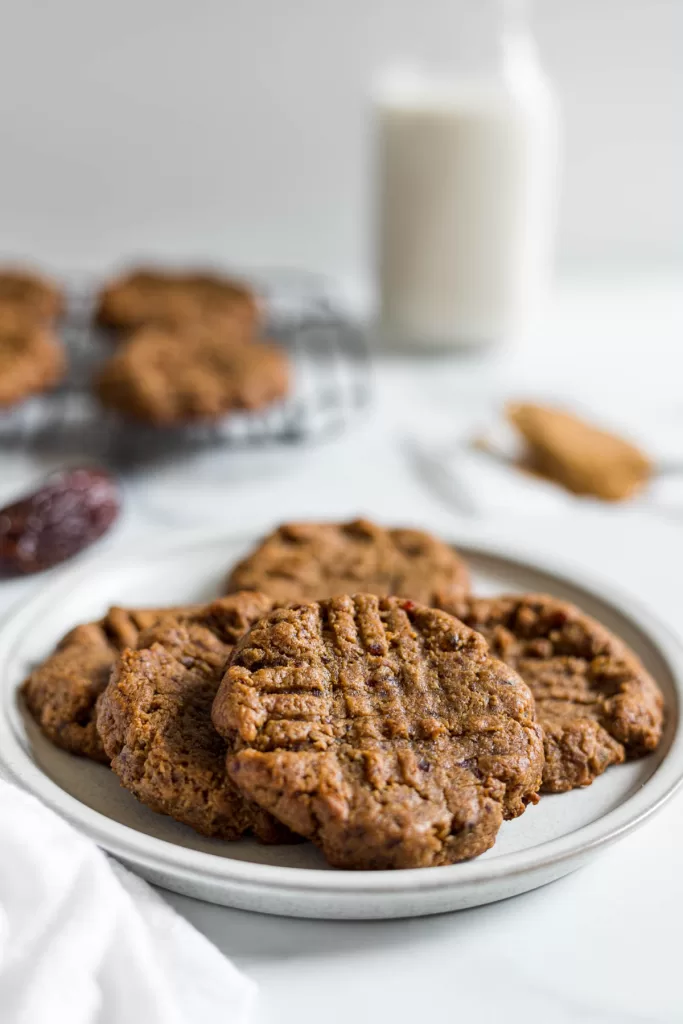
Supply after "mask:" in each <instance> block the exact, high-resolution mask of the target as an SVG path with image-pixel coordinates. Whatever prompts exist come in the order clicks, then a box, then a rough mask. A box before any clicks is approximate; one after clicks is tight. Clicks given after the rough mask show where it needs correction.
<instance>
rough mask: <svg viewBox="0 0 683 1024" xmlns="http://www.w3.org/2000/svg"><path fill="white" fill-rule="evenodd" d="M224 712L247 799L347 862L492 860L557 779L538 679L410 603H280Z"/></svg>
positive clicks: (230, 680) (244, 649)
mask: <svg viewBox="0 0 683 1024" xmlns="http://www.w3.org/2000/svg"><path fill="white" fill-rule="evenodd" d="M213 721H214V724H215V726H216V728H217V729H218V731H219V732H220V733H221V735H223V736H224V737H226V739H227V740H228V742H229V743H230V745H231V748H232V751H233V752H231V753H230V754H229V755H228V771H229V774H230V777H231V778H232V780H233V781H234V783H235V784H236V785H237V786H238V787H239V788H240V790H241V791H242V792H243V793H244V795H245V796H246V797H248V798H249V799H251V800H254V801H255V802H256V803H258V804H260V805H261V807H263V808H264V810H267V811H270V812H271V813H272V814H273V815H275V817H277V818H278V819H279V820H280V821H282V822H283V823H284V824H285V825H288V826H289V827H290V828H291V829H292V830H293V831H295V832H298V833H300V834H301V835H302V836H305V837H307V838H309V839H312V840H313V842H314V843H316V844H317V845H319V846H320V847H321V848H322V850H323V852H324V853H325V856H326V857H327V859H328V860H329V861H330V863H331V864H333V865H335V866H337V867H344V868H369V869H377V868H413V867H429V866H435V865H439V864H451V863H454V862H456V861H460V860H467V859H469V858H471V857H476V856H477V855H478V854H480V853H483V852H484V851H485V850H488V849H489V847H491V846H492V845H493V843H494V842H495V838H496V834H497V832H498V829H499V827H500V825H501V822H502V821H503V819H504V818H514V817H517V816H518V815H520V814H522V812H523V811H524V809H525V807H526V805H527V804H528V803H530V802H533V803H535V802H536V792H537V790H538V788H539V786H540V784H541V773H542V769H543V741H542V737H541V731H540V728H539V727H538V725H537V724H536V721H535V718H534V702H533V698H532V696H531V693H530V691H529V689H528V687H527V686H526V685H525V684H524V683H523V682H522V680H521V679H520V677H519V676H518V675H517V673H516V672H515V671H514V670H513V669H511V668H509V667H508V666H506V665H504V664H503V663H502V662H500V661H497V660H496V659H494V658H492V657H491V656H490V654H489V652H488V648H487V645H486V641H485V640H484V639H483V637H481V636H479V634H478V633H475V632H474V630H472V629H469V628H468V627H467V626H464V625H463V623H462V622H459V621H458V620H457V619H455V618H454V617H452V616H451V615H448V614H446V613H444V612H441V611H435V610H433V609H431V608H426V607H425V606H422V605H417V604H415V603H414V602H412V601H406V600H403V599H401V598H396V597H393V598H379V597H376V596H374V595H370V594H357V595H355V596H353V597H350V596H344V597H337V598H333V599H331V600H329V601H321V602H319V603H311V604H303V605H298V606H294V607H291V608H284V609H280V610H277V611H274V612H272V613H271V614H270V615H268V616H267V617H266V618H264V619H262V620H261V621H260V622H259V623H257V624H256V625H255V626H254V627H253V628H252V629H251V630H250V631H249V632H248V633H247V634H246V635H245V636H244V637H243V638H242V640H240V642H239V643H238V645H237V647H236V649H235V653H234V655H233V657H232V659H231V662H230V667H229V668H228V671H227V672H226V674H225V677H224V679H223V682H222V683H221V686H220V688H219V691H218V694H217V696H216V700H215V702H214V707H213Z"/></svg>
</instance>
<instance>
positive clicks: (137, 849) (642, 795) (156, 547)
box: [0, 528, 683, 898]
mask: <svg viewBox="0 0 683 1024" xmlns="http://www.w3.org/2000/svg"><path fill="white" fill-rule="evenodd" d="M442 532H443V533H444V534H445V535H446V540H447V542H448V543H451V544H452V545H453V546H454V547H455V548H456V549H458V550H459V551H461V552H462V553H463V555H464V557H465V558H467V557H468V556H472V557H475V558H476V557H484V558H487V557H493V558H497V559H499V560H501V561H503V562H507V563H508V564H510V563H513V564H516V565H518V566H520V567H522V568H526V569H531V570H532V571H536V572H539V573H541V574H543V575H545V576H552V577H554V578H555V579H556V580H557V581H558V582H560V583H562V584H565V585H569V586H570V587H572V588H574V589H575V590H576V589H578V590H580V591H583V592H584V593H586V594H587V595H589V596H592V597H594V598H597V599H598V600H599V601H601V602H602V603H603V604H605V605H607V606H609V607H611V608H613V609H614V610H615V611H616V612H617V613H618V614H619V615H620V616H621V617H622V618H623V619H625V620H627V621H628V622H629V624H631V625H632V626H633V627H634V628H635V629H636V630H637V631H638V632H640V633H641V634H643V635H644V636H645V637H646V638H647V640H648V641H649V642H650V644H652V645H653V646H654V647H655V648H656V650H657V651H658V653H659V654H660V656H662V657H663V659H664V661H665V662H666V664H667V667H668V670H669V672H670V674H671V676H672V679H673V683H674V687H675V690H676V696H677V702H676V704H677V706H676V708H675V709H671V711H670V713H674V710H675V716H676V717H675V723H674V733H673V736H672V740H671V744H670V747H669V750H668V751H667V753H666V755H665V756H664V758H663V760H662V761H661V763H660V764H659V765H658V766H657V768H656V769H655V771H654V772H653V774H652V775H651V776H650V777H649V778H648V780H647V781H646V782H645V784H644V785H643V786H642V787H641V788H639V789H638V790H636V791H635V792H634V793H632V794H631V795H630V796H629V797H627V798H626V799H625V800H624V801H623V802H622V803H621V804H619V805H618V806H617V807H615V808H613V809H612V810H611V811H608V812H607V813H606V814H603V815H601V816H600V817H598V818H596V819H594V820H593V821H590V822H588V823H587V824H585V825H582V826H580V827H579V828H577V829H575V830H574V831H572V832H570V833H568V834H566V835H563V836H558V837H556V838H554V839H549V840H545V841H544V842H542V843H539V844H538V845H536V846H532V847H528V848H527V849H524V850H517V851H514V852H511V853H506V854H501V855H500V856H498V857H496V858H494V859H492V860H486V861H482V860H480V859H478V858H475V859H474V860H471V861H466V862H462V863H458V864H451V865H445V866H442V867H433V868H430V870H429V871H424V869H422V868H409V869H404V870H402V871H389V870H385V871H367V870H366V871H334V870H321V869H319V868H298V867H289V866H284V865H274V864H260V863H255V862H253V861H248V860H237V859H234V858H230V857H221V856H219V855H218V854H213V853H209V852H206V851H203V850H194V849H191V848H188V847H184V846H180V845H178V844H174V843H172V842H170V841H168V840H166V839H160V838H158V837H156V836H150V835H149V834H147V833H145V832H141V831H139V830H137V829H135V828H133V827H131V826H129V825H124V824H123V823H122V822H120V821H117V820H116V819H115V818H109V817H108V816H107V815H105V814H102V813H101V812H100V811H96V810H95V809H94V808H92V807H89V806H88V805H87V804H84V803H82V802H81V801H80V800H78V799H77V798H76V797H75V796H72V795H71V794H70V793H68V792H67V791H66V790H64V789H62V788H61V787H60V786H59V785H58V784H57V783H56V782H55V781H53V780H52V779H51V778H50V777H49V776H48V775H46V774H45V773H44V772H43V771H42V769H41V768H40V767H39V766H38V765H37V764H36V762H35V761H34V760H33V759H32V758H31V756H30V754H29V752H28V750H27V749H26V747H25V744H24V743H23V742H22V739H21V737H20V736H19V735H18V734H17V731H16V728H15V725H14V718H15V715H14V714H13V707H14V708H16V703H17V702H16V693H17V690H16V686H13V685H10V684H9V683H3V684H2V686H1V687H0V767H1V768H3V769H4V771H5V773H6V774H7V775H8V776H9V778H10V780H11V781H15V782H18V783H19V784H20V785H21V786H22V787H23V788H24V789H27V790H28V791H29V792H30V793H32V794H33V795H34V796H36V797H37V798H38V799H40V800H42V801H43V802H45V803H46V804H47V805H48V806H49V807H51V808H52V809H53V810H54V811H56V812H57V813H59V814H61V815H63V816H64V817H65V818H66V819H67V820H68V821H70V822H71V823H72V824H73V825H75V826H76V827H77V828H78V829H80V830H81V831H82V832H84V833H85V834H86V835H88V836H89V837H90V838H91V839H93V840H94V841H95V842H96V843H97V844H98V845H99V846H100V847H102V848H103V849H105V850H106V851H107V852H109V853H111V854H113V855H114V856H116V857H119V858H120V859H122V860H124V861H125V862H126V863H128V864H130V865H133V866H138V867H139V868H141V869H143V870H148V871H159V870H162V871H163V870H170V871H171V872H173V873H174V874H176V875H182V876H183V877H184V878H185V879H189V880H190V881H200V882H206V881H209V880H210V881H212V882H215V883H223V884H228V885H231V886H232V887H238V888H248V887H251V888H256V889H258V890H260V891H263V892H268V891H275V890H279V891H283V890H285V891H286V892H287V893H289V894H290V895H291V894H293V893H296V892H306V893H308V894H313V893H315V894H316V895H317V896H325V895H333V896H335V897H337V898H343V897H344V895H345V894H346V895H348V896H356V895H359V894H363V893H370V892H371V893H373V894H374V895H391V894H398V893H406V892H408V891H411V890H420V891H425V890H430V891H431V890H435V889H440V888H443V887H447V888H449V889H450V888H452V887H454V888H462V889H463V890H464V889H466V888H471V887H475V886H480V885H481V886H485V885H490V884H492V883H495V882H500V881H504V880H505V879H507V878H515V877H518V876H520V875H526V874H533V873H534V872H536V871H542V870H543V869H545V868H548V867H551V866H555V865H561V864H563V863H565V862H568V861H569V862H571V861H573V860H576V859H577V858H579V857H581V856H583V855H585V854H588V853H590V852H593V851H596V850H598V849H601V848H602V847H605V846H607V845H608V844H610V843H612V842H614V841H616V840H617V839H619V838H621V837H623V836H625V835H627V834H628V833H630V832H631V831H633V830H634V829H636V828H638V827H639V826H640V825H641V824H643V822H645V821H646V820H647V819H648V818H649V817H650V816H651V815H652V814H654V813H656V811H658V810H659V809H660V808H661V807H662V806H663V805H664V804H665V803H666V802H667V801H668V800H669V799H670V798H671V797H672V796H673V795H674V793H675V792H676V791H677V790H678V789H679V788H680V787H681V784H682V783H683V729H682V728H681V717H682V714H683V643H682V642H681V640H680V639H679V638H678V637H677V636H676V634H675V633H674V632H673V630H672V629H671V628H670V627H669V626H668V625H667V624H665V623H664V622H662V621H661V620H660V619H659V617H658V616H657V615H656V614H654V613H653V612H651V611H650V610H649V608H647V607H644V606H643V604H642V603H641V602H640V601H639V600H638V599H637V598H635V597H634V596H633V595H631V594H630V593H629V592H628V591H627V590H624V591H622V592H621V593H620V590H619V588H618V587H617V586H615V585H614V584H612V583H610V582H608V581H606V580H604V579H602V578H601V577H600V576H599V575H598V574H595V573H594V572H593V571H592V570H588V571H587V570H585V569H583V568H578V569H577V567H576V566H572V565H570V564H569V563H568V562H565V561H563V560H562V559H557V558H556V556H554V555H547V554H545V553H543V554H541V555H540V556H539V555H538V553H534V552H533V551H530V550H529V548H528V547H527V545H526V544H519V543H512V544H511V543H509V542H503V543H501V542H500V541H491V540H490V538H487V537H482V536H481V534H478V532H477V531H476V530H470V531H468V530H463V529H462V528H460V529H458V530H456V529H454V530H453V531H452V532H451V531H448V530H443V531H442ZM257 536H258V533H257V532H256V531H255V532H253V533H252V532H249V533H238V532H234V531H226V530H214V531H207V530H206V529H202V530H197V531H183V532H182V533H177V534H176V535H175V536H174V537H173V538H171V539H166V540H165V541H161V542H157V543H150V542H149V540H144V539H139V540H138V541H137V543H135V544H133V545H131V547H129V548H128V549H127V550H126V552H125V553H123V552H119V553H118V554H117V553H116V552H113V551H112V550H111V549H110V550H109V551H108V552H106V553H104V554H100V555H99V556H98V554H95V555H92V556H90V557H87V558H85V559H82V560H79V561H78V562H77V563H75V564H72V565H70V566H67V567H64V568H62V569H61V570H58V571H57V572H55V574H54V575H53V577H52V578H51V579H49V580H48V581H47V582H46V583H45V585H44V586H43V587H41V588H39V589H38V590H36V591H34V592H32V593H31V594H29V595H28V596H27V597H26V598H24V599H23V600H21V601H20V602H19V603H18V604H16V605H15V606H14V608H13V609H12V610H11V611H10V612H9V614H8V615H7V616H6V617H5V618H4V619H3V621H2V622H1V623H0V679H2V678H3V677H4V674H5V673H4V671H3V670H4V669H6V667H7V664H8V662H9V661H11V659H12V657H13V654H14V650H15V647H16V644H17V642H18V641H20V640H21V638H22V637H23V635H24V630H25V628H26V627H27V626H28V625H29V624H30V622H31V621H32V620H33V618H34V617H37V616H38V615H39V612H40V609H41V608H42V607H44V606H45V605H46V604H49V603H51V601H52V599H53V597H54V595H55V594H60V593H63V592H64V591H65V590H67V591H68V592H70V591H72V590H73V589H75V588H77V587H78V586H79V584H80V583H81V582H83V581H84V579H86V578H87V576H88V574H89V573H90V572H92V571H93V569H94V568H95V567H97V571H99V572H101V571H106V567H107V565H108V564H109V565H111V566H112V568H113V567H115V568H116V569H117V570H120V569H121V567H122V564H123V565H130V566H131V567H132V566H133V565H135V564H137V565H139V564H140V556H141V555H144V558H145V560H153V559H158V558H160V557H162V555H163V554H164V553H166V554H168V553H169V552H173V553H175V554H178V553H179V552H181V551H186V552H189V551H191V550H193V549H196V548H197V547H202V548H203V547H212V546H215V545H218V544H225V546H226V547H227V546H229V545H237V544H240V545H242V544H244V545H245V546H246V545H248V544H249V543H253V542H254V541H255V539H256V538H257ZM458 537H459V538H460V539H458ZM625 601H627V602H628V603H627V605H625V604H624V602H625ZM532 813H533V812H532Z"/></svg>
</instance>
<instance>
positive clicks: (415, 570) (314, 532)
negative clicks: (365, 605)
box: [227, 519, 469, 604]
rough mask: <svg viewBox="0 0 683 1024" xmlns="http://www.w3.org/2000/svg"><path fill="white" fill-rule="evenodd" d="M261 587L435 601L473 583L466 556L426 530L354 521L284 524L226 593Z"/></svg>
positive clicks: (298, 596) (311, 596) (285, 595)
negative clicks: (358, 593)
mask: <svg viewBox="0 0 683 1024" xmlns="http://www.w3.org/2000/svg"><path fill="white" fill-rule="evenodd" d="M243 589H249V590H252V589H253V590H263V591H265V593H267V594H272V596H273V597H276V598H278V599H279V600H281V601H317V600H322V599H323V598H327V597H336V596H337V595H340V594H352V593H355V592H356V591H364V592H366V593H370V594H379V595H380V596H385V597H388V596H391V595H394V596H397V597H411V598H413V600H415V601H420V602H422V603H423V604H434V603H435V602H436V601H437V600H438V598H439V597H441V599H443V600H446V599H447V595H450V596H451V598H452V597H454V596H457V595H459V594H462V593H463V592H466V591H467V590H468V589H469V573H468V571H467V566H466V565H465V563H464V562H463V560H462V558H460V556H459V555H458V554H456V552H455V551H454V550H453V548H451V547H450V546H449V545H448V544H444V543H443V541H440V540H438V539H437V538H436V537H433V536H432V535H431V534H430V533H425V532H423V531H422V530H411V529H385V528H384V527H383V526H378V525H377V524H376V523H371V522H369V521H368V520H367V519H356V520H354V521H352V522H349V523H285V524H284V525H283V526H280V527H278V529H277V530H275V531H274V533H271V534H269V536H267V537H265V538H264V540H262V541H261V543H260V544H259V545H258V546H257V547H256V548H255V550H254V551H252V552H251V554H249V555H247V557H246V558H245V559H243V561H241V562H240V563H239V564H238V565H236V566H235V568H234V569H233V570H232V572H231V574H230V577H229V579H228V583H227V590H228V593H230V592H231V591H234V590H243Z"/></svg>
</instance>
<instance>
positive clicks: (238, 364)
mask: <svg viewBox="0 0 683 1024" xmlns="http://www.w3.org/2000/svg"><path fill="white" fill-rule="evenodd" d="M288 389H289V363H288V359H287V356H286V354H285V352H284V350H283V349H281V348H279V347H277V346H275V345H271V344H265V343H260V342H253V343H252V344H251V345H226V344H224V343H223V342H222V341H221V340H220V339H219V338H217V337H216V336H215V335H214V334H213V333H212V332H211V331H206V330H204V329H203V328H202V326H201V325H187V326H186V327H184V328H182V329H181V328H168V327H144V328H141V329H140V330H139V331H138V332H136V333H135V334H133V335H131V337H130V338H129V339H128V340H127V341H126V342H125V343H124V344H123V345H121V346H120V347H119V348H118V349H117V351H116V352H115V354H114V355H113V356H112V357H111V359H110V360H109V361H108V362H107V363H106V364H105V366H104V367H103V368H102V370H101V371H100V373H99V376H98V378H97V382H96V390H97V394H98V395H99V397H100V400H101V401H102V403H103V404H104V405H105V406H107V407H109V408H110V409H114V410H116V411H117V412H118V413H120V414H122V415H123V416H125V417H128V418H130V419H134V420H138V421H140V422H144V423H150V424H155V425H159V426H173V425H183V424H187V423H193V422H196V421H205V422H210V421H215V420H218V419H220V418H221V417H223V416H225V415H226V414H227V413H230V412H233V411H235V410H256V409H262V408H263V407H265V406H268V405H270V404H272V403H273V402H275V401H277V400H278V399H280V398H284V396H285V395H286V394H287V391H288Z"/></svg>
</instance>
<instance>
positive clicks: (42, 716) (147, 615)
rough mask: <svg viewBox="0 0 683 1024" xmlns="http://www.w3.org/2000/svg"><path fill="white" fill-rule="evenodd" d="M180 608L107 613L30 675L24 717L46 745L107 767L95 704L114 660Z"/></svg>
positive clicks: (59, 647)
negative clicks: (44, 738)
mask: <svg viewBox="0 0 683 1024" xmlns="http://www.w3.org/2000/svg"><path fill="white" fill-rule="evenodd" d="M191 611H192V609H189V608H188V609H181V608H137V609H134V608H117V607H114V608H110V609H109V611H108V612H107V614H106V615H105V616H104V618H102V619H99V620H98V621H97V622H88V623H84V624H83V625H80V626H75V627H74V629H71V630H70V631H69V632H68V633H67V634H66V636H64V637H63V638H62V640H61V641H60V642H59V644H58V645H57V647H56V649H55V650H54V651H53V652H52V654H50V655H49V657H48V658H46V659H45V661H44V662H42V663H41V664H40V665H38V666H37V667H36V668H35V669H34V670H33V672H31V674H30V676H29V677H28V679H27V680H26V681H25V683H24V686H23V694H24V699H25V700H26V704H27V706H28V709H29V711H30V712H31V714H32V715H33V717H34V718H35V719H36V721H37V722H38V725H39V726H40V728H41V730H42V731H43V733H44V734H45V735H46V736H47V738H48V739H49V740H51V741H52V743H54V744H56V746H58V747H63V748H64V749H65V750H68V751H70V752H71V753H72V754H81V755H82V756H84V757H89V758H91V759H92V760H94V761H104V762H105V763H107V764H108V763H109V758H108V757H107V755H106V754H105V752H104V747H103V746H102V741H101V740H100V737H99V735H98V733H97V728H96V724H95V706H96V703H97V699H98V697H99V696H100V694H101V693H102V691H103V690H104V688H105V686H106V685H107V683H108V681H109V675H110V673H111V670H112V667H113V665H114V662H115V661H116V658H117V657H118V654H119V652H120V651H122V650H123V649H124V648H125V647H133V646H135V644H136V643H137V639H138V635H139V634H140V632H141V631H142V630H145V629H148V628H149V627H150V626H151V625H152V624H154V623H156V622H158V621H159V620H160V619H162V618H163V617H164V616H167V615H182V614H185V613H187V614H190V613H191Z"/></svg>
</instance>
